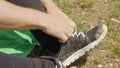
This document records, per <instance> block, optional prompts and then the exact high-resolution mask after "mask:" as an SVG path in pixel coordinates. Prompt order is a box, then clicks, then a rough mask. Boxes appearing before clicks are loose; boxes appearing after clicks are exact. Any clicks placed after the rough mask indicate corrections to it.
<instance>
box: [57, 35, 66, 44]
mask: <svg viewBox="0 0 120 68" xmlns="http://www.w3.org/2000/svg"><path fill="white" fill-rule="evenodd" d="M67 40H68V37H67V36H66V35H65V34H64V33H63V34H61V36H60V38H59V40H58V41H59V42H61V43H65V42H66V41H67Z"/></svg>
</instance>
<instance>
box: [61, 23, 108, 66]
mask: <svg viewBox="0 0 120 68" xmlns="http://www.w3.org/2000/svg"><path fill="white" fill-rule="evenodd" d="M103 30H104V31H103V34H102V35H101V36H100V37H99V38H98V39H97V40H96V41H93V42H92V43H90V44H88V45H87V46H86V47H84V48H82V49H80V50H78V51H77V52H75V53H73V54H72V55H71V56H69V57H68V58H67V59H66V60H64V61H63V62H62V63H63V65H64V66H69V65H70V64H71V63H73V62H75V61H76V60H77V59H79V58H80V57H82V56H83V55H85V54H86V52H88V51H90V50H91V49H94V48H95V47H97V46H98V44H99V43H100V41H102V39H104V38H105V36H106V34H107V26H106V25H104V24H103Z"/></svg>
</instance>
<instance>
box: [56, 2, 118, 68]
mask: <svg viewBox="0 0 120 68" xmlns="http://www.w3.org/2000/svg"><path fill="white" fill-rule="evenodd" d="M54 1H55V3H56V4H57V6H58V7H60V8H61V10H62V11H64V12H65V13H66V14H67V15H68V16H69V17H70V18H71V19H72V20H73V21H74V22H75V23H76V24H77V29H78V31H88V30H89V29H90V28H92V27H94V26H96V25H98V24H106V25H107V26H108V33H107V36H106V38H105V39H104V40H102V42H101V43H100V44H99V46H98V47H97V48H95V49H94V50H92V51H91V52H89V53H88V54H87V55H86V56H84V57H82V58H80V60H78V61H77V62H75V63H74V64H72V65H71V66H74V65H75V64H77V68H120V0H54Z"/></svg>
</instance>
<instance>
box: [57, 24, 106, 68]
mask: <svg viewBox="0 0 120 68" xmlns="http://www.w3.org/2000/svg"><path fill="white" fill-rule="evenodd" d="M106 33H107V26H106V25H104V24H103V25H99V26H96V27H94V28H93V29H91V30H89V31H88V32H85V33H82V32H79V33H77V32H75V33H74V34H73V36H72V37H71V38H70V39H69V40H68V41H67V42H66V43H64V44H62V47H61V50H60V52H59V53H58V54H57V57H58V58H59V59H60V60H61V61H62V63H63V65H64V66H69V65H70V64H71V63H73V62H74V61H75V60H77V59H79V58H80V57H82V56H83V55H85V54H86V52H88V51H90V50H92V49H94V48H95V47H96V46H97V45H98V44H99V43H100V41H102V39H103V38H104V37H105V36H106Z"/></svg>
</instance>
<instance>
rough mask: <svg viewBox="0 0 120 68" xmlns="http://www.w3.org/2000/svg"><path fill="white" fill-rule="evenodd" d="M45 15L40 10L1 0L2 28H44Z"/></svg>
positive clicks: (0, 22) (0, 27)
mask: <svg viewBox="0 0 120 68" xmlns="http://www.w3.org/2000/svg"><path fill="white" fill-rule="evenodd" d="M3 7H4V8H3ZM45 16H46V14H45V13H42V12H40V11H37V10H33V9H30V8H23V7H20V6H16V5H13V4H11V3H9V2H7V1H4V0H2V1H0V29H42V23H43V20H44V19H45Z"/></svg>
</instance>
